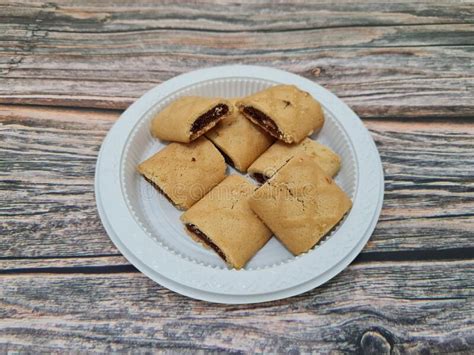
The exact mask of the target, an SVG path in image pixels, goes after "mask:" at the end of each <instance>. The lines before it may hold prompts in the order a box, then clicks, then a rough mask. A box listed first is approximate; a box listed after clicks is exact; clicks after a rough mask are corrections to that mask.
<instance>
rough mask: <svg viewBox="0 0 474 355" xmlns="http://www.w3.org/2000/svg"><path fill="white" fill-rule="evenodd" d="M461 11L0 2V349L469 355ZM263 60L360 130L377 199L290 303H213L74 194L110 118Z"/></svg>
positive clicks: (473, 252) (472, 318)
mask: <svg viewBox="0 0 474 355" xmlns="http://www.w3.org/2000/svg"><path fill="white" fill-rule="evenodd" d="M473 23H474V3H472V2H469V1H460V2H457V1H450V2H446V3H445V4H444V5H443V4H435V2H430V3H425V4H418V5H416V4H414V2H405V3H385V4H374V3H369V2H363V3H359V4H355V3H354V2H343V3H342V2H341V3H333V2H329V1H324V2H321V3H319V4H313V5H309V4H300V5H295V4H293V5H292V4H287V3H278V4H272V5H271V6H270V1H267V3H265V2H262V1H259V2H258V3H257V2H255V3H247V4H245V5H238V4H235V3H233V2H227V1H216V2H206V3H200V4H183V3H182V2H179V1H177V0H170V1H166V2H164V1H163V2H162V3H160V4H158V3H157V1H153V0H148V1H131V2H122V1H120V2H117V3H116V4H115V5H113V4H112V1H104V2H101V1H96V2H94V3H90V2H86V1H82V0H81V1H72V0H64V1H54V2H41V1H29V2H23V0H19V1H15V2H13V1H12V2H5V1H4V0H2V1H0V104H1V105H0V274H1V275H0V301H1V306H0V352H4V351H29V352H31V351H34V352H36V351H55V352H62V351H65V350H82V351H87V350H89V351H104V352H107V351H114V350H116V351H120V350H135V351H149V350H153V349H162V350H165V351H176V350H188V351H189V350H197V349H201V350H226V351H231V352H285V353H286V352H292V353H297V352H298V351H301V352H308V351H313V352H322V353H327V352H331V351H335V352H356V351H360V352H363V353H371V352H372V353H378V354H379V353H389V352H390V351H392V352H394V353H398V352H399V353H405V352H413V353H421V352H423V353H428V352H434V353H436V352H466V353H467V352H469V350H471V351H472V350H473V348H474V243H473V241H474V239H473V238H474V121H473V118H474V85H473V83H474V25H473ZM230 63H248V64H260V65H267V66H272V67H276V68H281V69H285V70H288V71H291V72H294V73H297V74H299V75H302V76H304V77H306V78H309V79H311V80H313V81H315V82H317V83H319V84H321V85H323V86H325V87H326V88H327V89H329V90H331V91H333V92H334V93H336V94H337V95H338V96H339V97H341V98H342V99H343V100H344V101H345V102H347V103H348V104H349V105H350V106H351V107H352V108H353V109H354V110H355V111H356V112H357V113H358V114H359V115H360V116H361V117H362V119H363V121H364V124H365V125H366V126H367V128H368V129H369V130H370V132H371V134H372V136H373V138H374V139H375V141H376V143H377V146H378V149H379V151H380V154H381V157H382V161H383V165H384V170H385V179H386V185H385V203H384V207H383V211H382V215H381V218H380V221H379V223H378V225H377V228H376V230H375V232H374V234H373V236H372V238H371V239H370V242H369V243H368V244H367V245H366V247H365V248H364V250H363V252H362V253H361V254H360V256H359V257H358V258H357V259H356V260H355V261H354V262H353V263H352V264H351V265H350V266H349V267H348V268H347V269H346V270H345V271H343V272H342V273H341V274H339V275H338V276H337V277H335V278H334V279H333V280H331V281H330V282H328V283H327V284H325V285H324V286H321V287H319V288H317V289H314V290H312V291H310V292H307V293H305V294H303V295H300V296H297V297H293V298H290V299H286V300H281V301H277V302H269V303H265V304H257V305H243V306H226V305H216V304H210V303H206V302H199V301H194V300H192V299H189V298H186V297H183V296H180V295H178V294H175V293H173V292H171V291H168V290H167V289H164V288H163V287H160V286H159V285H157V284H155V283H154V282H152V281H151V280H149V279H148V278H146V277H145V276H143V275H142V274H141V273H139V272H138V271H137V270H136V269H135V268H134V267H133V266H131V265H130V264H129V263H128V262H127V260H125V259H124V258H123V257H122V256H121V255H120V253H119V252H118V251H117V249H116V248H115V247H114V246H113V245H112V243H111V241H110V240H109V238H108V237H107V235H106V233H105V231H104V229H103V227H102V225H101V222H100V220H99V217H98V215H97V210H96V204H95V200H94V185H93V182H94V170H95V163H96V158H97V152H98V150H99V147H100V144H101V142H102V140H103V138H104V136H105V135H106V133H107V131H108V130H109V129H110V127H111V126H112V125H113V123H114V122H115V120H116V119H117V118H118V117H119V115H120V114H121V112H122V111H123V110H124V109H125V108H126V107H127V106H129V105H130V103H132V102H133V101H134V100H135V99H137V98H138V97H139V96H140V95H142V94H143V93H144V92H145V91H147V90H148V89H150V88H152V87H154V86H155V85H157V84H159V83H161V82H163V81H164V80H166V79H169V78H171V77H173V76H175V75H177V74H179V73H183V72H187V71H190V70H193V69H198V68H203V67H209V66H214V65H222V64H230Z"/></svg>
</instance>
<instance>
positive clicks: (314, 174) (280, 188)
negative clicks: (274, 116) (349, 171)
mask: <svg viewBox="0 0 474 355" xmlns="http://www.w3.org/2000/svg"><path fill="white" fill-rule="evenodd" d="M249 204H250V207H251V208H252V210H253V211H254V212H255V213H256V214H257V215H258V216H259V217H260V219H261V220H262V221H263V222H264V223H265V224H266V225H267V226H268V227H269V228H270V229H271V230H272V231H273V233H274V234H275V236H276V237H277V238H278V239H279V240H280V241H281V242H282V243H283V244H284V245H285V247H286V248H287V249H288V250H289V251H290V252H291V253H293V254H294V255H299V254H301V253H304V252H307V251H308V250H310V249H311V248H313V247H314V246H315V245H316V243H318V242H319V240H320V239H321V238H322V237H324V236H325V235H326V234H327V233H328V232H329V231H331V229H333V228H334V226H336V225H337V223H338V222H339V221H340V220H341V219H342V218H343V217H344V215H345V214H346V213H347V211H349V209H350V208H351V206H352V202H351V200H350V199H349V197H348V196H347V195H346V194H345V192H344V191H342V190H341V189H340V188H339V186H337V185H336V183H335V182H334V181H333V180H332V179H331V177H329V176H328V175H327V174H326V173H325V172H324V171H323V170H322V169H321V168H320V167H319V165H318V164H317V163H316V162H315V161H314V159H313V158H311V157H310V156H308V155H306V154H304V153H298V154H296V155H295V156H294V157H293V158H291V159H290V160H289V161H288V163H286V164H285V165H284V166H283V167H282V168H281V169H280V170H279V171H278V172H277V173H276V174H275V175H274V176H273V177H272V178H271V179H270V180H268V181H267V182H266V183H265V184H263V185H262V186H261V187H260V188H259V189H258V190H256V191H255V193H254V194H253V195H252V197H251V198H250V201H249Z"/></svg>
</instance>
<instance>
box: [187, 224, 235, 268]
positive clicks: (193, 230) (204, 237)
mask: <svg viewBox="0 0 474 355" xmlns="http://www.w3.org/2000/svg"><path fill="white" fill-rule="evenodd" d="M186 228H187V230H188V231H190V232H191V233H193V234H194V235H195V236H196V237H198V238H199V239H201V240H202V241H203V242H204V243H206V245H208V246H210V247H211V248H212V249H213V250H214V251H215V252H216V253H217V254H218V255H219V256H220V257H221V258H222V260H224V261H227V259H226V256H225V254H224V253H223V252H222V250H221V249H220V248H219V247H218V246H217V245H215V244H214V242H213V241H212V240H211V239H209V237H208V236H207V235H205V234H204V233H203V232H201V230H200V229H199V228H198V227H196V226H195V225H194V224H190V223H187V224H186Z"/></svg>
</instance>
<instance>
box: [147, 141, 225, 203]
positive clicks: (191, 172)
mask: <svg viewBox="0 0 474 355" xmlns="http://www.w3.org/2000/svg"><path fill="white" fill-rule="evenodd" d="M226 169H227V165H226V163H225V161H224V158H223V157H222V155H221V153H219V151H218V150H217V148H216V147H215V146H214V145H213V144H212V143H211V142H210V141H209V140H208V139H206V138H205V137H201V138H199V139H197V140H195V141H194V142H191V143H190V144H183V143H171V144H169V145H167V146H166V147H165V148H163V149H162V150H160V151H159V152H158V153H156V154H155V155H153V156H152V157H151V158H149V159H147V160H145V161H144V162H143V163H141V164H140V165H138V172H139V173H140V174H141V175H143V177H144V178H145V180H147V181H148V182H149V183H151V184H152V185H153V186H154V187H155V188H156V189H157V190H158V191H159V192H160V193H162V194H163V195H164V196H165V197H166V198H167V199H168V200H169V201H170V202H172V203H173V204H174V205H175V206H176V207H177V208H179V209H181V210H186V209H188V208H189V207H191V206H192V205H193V204H194V203H195V202H197V201H199V200H200V199H201V198H202V197H203V196H204V195H206V194H207V193H208V192H209V191H210V190H211V189H212V188H213V187H214V186H216V185H217V184H219V183H220V182H221V181H222V180H224V178H225V176H226Z"/></svg>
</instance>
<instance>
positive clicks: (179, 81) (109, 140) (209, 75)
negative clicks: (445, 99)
mask: <svg viewBox="0 0 474 355" xmlns="http://www.w3.org/2000/svg"><path fill="white" fill-rule="evenodd" d="M236 73H245V75H238V74H236ZM232 77H236V78H260V79H266V80H271V81H277V82H281V83H289V84H295V85H297V86H299V87H300V88H302V89H303V90H306V91H309V92H313V93H315V92H318V100H320V101H321V102H322V103H323V105H324V107H325V109H327V110H329V111H331V112H332V113H333V115H334V117H336V120H337V121H338V123H340V124H342V125H343V126H344V125H349V126H351V128H353V129H354V131H351V132H348V133H349V134H348V135H349V140H350V142H351V144H352V145H354V142H353V139H354V135H355V134H357V135H358V136H359V139H362V140H363V141H364V140H365V142H364V143H365V144H367V147H366V150H365V152H364V158H367V159H368V160H370V161H371V162H372V164H373V165H372V166H371V167H370V169H369V170H370V171H369V173H370V174H369V176H370V177H371V178H372V181H371V185H372V186H371V188H370V189H368V190H367V191H366V192H367V193H368V194H369V195H370V202H371V203H366V205H367V206H365V207H367V208H369V212H370V215H368V213H366V214H367V216H365V217H366V219H367V220H366V221H365V222H366V224H365V225H364V226H365V229H364V230H363V231H359V233H362V235H361V236H360V238H359V239H358V240H357V242H356V243H355V244H354V245H351V248H350V249H349V248H346V250H344V248H342V251H339V252H338V253H336V254H341V253H342V254H344V255H342V256H341V255H339V256H337V255H335V256H334V257H337V260H335V262H333V264H332V265H330V267H324V266H327V265H322V266H321V265H317V266H319V267H320V268H321V270H322V271H319V273H316V274H315V271H313V269H312V268H311V267H314V264H311V263H310V262H309V260H308V259H314V255H313V257H309V258H306V259H307V260H306V262H303V263H301V264H302V265H296V264H298V263H297V262H296V261H295V262H293V263H290V264H283V265H281V267H282V268H287V269H289V270H288V271H289V272H290V271H293V272H295V271H299V272H300V273H303V274H304V275H299V274H297V275H299V278H298V277H297V279H298V280H296V281H295V280H293V282H289V283H288V282H285V280H283V281H282V282H280V283H278V285H276V283H275V280H277V277H278V276H280V274H279V273H278V275H276V273H277V272H281V270H272V269H262V270H258V269H257V270H250V271H244V273H246V276H244V275H243V273H242V271H237V270H227V269H224V270H221V269H214V268H212V267H209V266H206V267H205V269H203V267H204V266H201V267H200V266H199V265H197V264H195V263H194V262H193V263H192V265H194V267H195V268H196V269H198V270H197V271H196V270H191V271H190V270H183V271H181V272H179V271H178V272H169V270H168V272H167V270H166V267H165V269H163V265H164V263H163V262H162V261H163V260H161V262H157V261H156V262H153V261H151V260H153V258H154V257H156V256H158V255H159V256H160V257H161V258H165V259H166V260H168V261H171V262H178V263H186V262H187V261H186V260H183V259H180V260H173V258H175V257H176V255H173V254H174V253H173V252H172V251H166V250H161V251H158V250H155V252H156V254H153V255H151V254H150V249H149V248H152V247H153V244H150V242H151V243H153V241H150V240H148V241H147V240H144V239H143V238H146V239H149V238H148V237H147V236H146V235H145V233H144V232H143V231H142V235H140V231H139V230H138V231H137V226H128V225H127V224H126V223H125V219H126V216H123V215H126V211H125V210H124V207H125V208H126V209H127V210H128V207H127V206H126V205H123V204H121V203H117V204H115V202H114V205H110V201H109V199H108V198H107V197H110V196H116V197H117V191H120V196H119V197H118V198H119V199H120V197H122V198H123V197H124V194H123V191H122V186H121V183H120V181H121V174H122V169H121V168H122V167H121V166H120V162H121V161H122V155H123V153H124V150H125V146H126V142H127V140H128V137H129V135H130V134H131V133H132V131H133V127H135V125H136V124H137V123H138V122H139V121H140V120H141V119H142V118H143V116H144V115H143V114H144V113H145V112H146V111H148V110H149V109H150V108H151V107H152V106H153V104H154V103H155V102H156V98H157V97H160V96H163V95H165V94H167V95H170V94H172V93H173V92H175V91H177V90H179V89H181V88H182V87H185V86H189V85H191V84H193V83H194V84H197V83H200V82H203V81H206V80H212V79H225V78H232ZM275 79H276V80H275ZM165 96H166V95H165ZM334 110H338V111H341V112H339V113H338V114H336V113H334V112H333V111H334ZM342 113H343V114H345V115H347V116H345V117H344V120H345V121H342V120H341V116H340V115H341V114H342ZM130 126H131V127H130ZM344 128H345V129H347V127H344ZM354 132H355V133H354ZM116 136H119V137H121V138H122V140H123V144H122V146H121V147H117V145H119V146H120V141H119V140H118V139H117V137H116ZM123 138H124V139H123ZM112 148H115V149H112ZM116 148H121V150H120V154H116V156H114V157H111V156H110V155H111V154H110V152H111V151H114V152H117V149H116ZM353 148H354V154H355V157H356V162H357V166H358V169H360V168H361V166H360V164H359V158H361V157H358V152H357V150H356V149H355V147H353ZM108 153H109V154H108ZM118 155H119V156H120V157H118ZM108 158H111V159H108ZM104 164H105V165H104ZM363 168H367V167H366V166H363ZM117 172H118V174H117ZM365 173H367V171H365ZM358 176H360V171H359V172H358ZM359 180H362V179H359ZM360 184H361V181H358V185H357V187H356V191H355V195H354V207H353V210H354V208H355V207H357V206H356V202H358V201H359V200H360V198H359V199H357V195H358V193H359V191H360V186H359V185H360ZM366 185H367V184H366ZM366 187H367V186H366ZM117 188H118V189H119V190H117ZM95 195H96V203H97V206H98V211H99V216H100V218H101V220H102V223H103V225H104V227H105V229H106V231H107V233H108V235H109V237H110V239H111V240H112V242H113V243H114V244H115V245H116V247H117V248H118V249H119V251H120V252H121V253H122V254H123V255H124V256H125V257H126V258H127V259H128V261H129V262H130V263H131V264H133V265H134V266H135V267H137V269H139V270H140V271H141V272H142V273H143V274H145V275H146V276H148V277H150V278H151V279H153V280H154V281H155V282H157V283H159V284H161V285H163V286H165V287H167V288H169V289H171V290H173V291H175V292H178V293H181V294H183V295H186V296H189V297H192V298H196V299H201V300H205V301H211V302H218V303H229V304H242V303H258V302H265V301H271V300H276V299H282V298H287V297H290V296H293V295H297V294H300V293H303V292H306V291H308V290H310V289H313V288H315V287H317V286H319V285H321V284H323V283H325V282H327V281H328V280H330V279H331V278H332V277H334V276H335V275H337V274H338V273H339V272H341V271H342V270H343V269H345V268H346V267H347V265H349V264H350V263H351V262H352V261H353V259H354V258H355V257H356V256H357V255H358V254H359V253H360V251H361V250H362V249H363V247H364V246H365V244H366V243H367V241H368V239H369V238H370V236H371V234H372V232H373V230H374V229H375V226H376V224H377V221H378V217H379V215H380V212H381V209H382V203H383V195H384V176H383V168H382V164H381V159H380V155H379V153H378V151H377V148H376V146H375V143H374V141H373V139H372V137H371V136H370V133H369V132H368V130H367V129H366V128H365V126H364V125H363V123H362V121H361V120H360V118H359V117H358V116H357V115H356V114H355V113H354V112H353V111H352V110H351V109H350V108H349V107H348V106H347V105H346V104H345V103H344V102H343V101H342V100H340V99H339V98H337V97H336V96H335V95H334V94H332V93H331V92H329V91H328V90H326V89H325V88H323V87H322V86H320V85H318V84H316V83H314V82H312V81H310V80H308V79H306V78H303V77H301V76H298V75H296V74H292V73H288V72H286V71H282V70H279V69H274V68H268V67H262V66H249V65H230V66H220V67H211V68H206V69H199V70H196V71H192V72H189V73H185V74H181V75H179V76H176V77H174V78H172V79H170V80H168V81H166V82H164V83H162V84H160V85H158V86H156V87H154V88H152V89H151V90H149V91H148V92H147V93H145V94H144V95H143V96H141V97H140V98H139V99H138V100H137V101H136V102H135V103H133V104H132V105H131V106H130V107H129V108H128V109H127V110H126V111H125V112H123V113H122V115H121V116H120V118H119V119H118V120H117V122H116V123H115V124H114V126H113V127H112V128H111V129H110V131H109V132H108V134H107V136H106V138H105V139H104V141H103V143H102V145H101V148H100V152H99V155H98V159H97V165H96V174H95ZM104 195H105V196H106V197H105V200H104ZM104 201H109V202H105V203H109V206H108V207H107V208H104ZM372 202H376V203H375V204H374V203H372ZM357 208H360V207H357ZM128 212H129V211H128ZM365 212H367V211H365ZM351 215H353V213H352V210H351V212H350V213H349V216H348V218H347V219H346V222H345V223H344V224H343V225H342V226H341V229H340V230H339V231H338V232H337V233H336V234H339V233H341V234H342V232H341V230H343V232H344V233H346V234H350V231H348V230H347V229H348V228H347V227H348V224H349V223H347V220H349V218H350V217H351ZM121 216H123V218H124V220H123V221H122V223H120V221H119V220H117V217H121ZM129 217H130V216H129ZM110 218H112V219H115V221H114V222H113V223H111V222H110ZM369 218H370V220H369ZM132 220H133V218H132ZM133 221H134V220H133ZM344 225H345V226H346V228H345V229H346V230H345V231H344ZM133 227H135V228H133ZM125 234H127V236H128V237H127V238H128V243H127V242H126V241H124V240H123V239H124V238H125ZM334 237H335V236H333V237H332V238H331V239H334ZM130 238H132V239H130ZM133 238H136V239H133ZM341 238H342V237H341ZM346 239H347V238H346ZM130 240H133V241H134V242H135V241H137V242H139V244H140V245H138V246H136V245H130ZM328 242H329V241H328ZM350 242H352V240H350ZM155 243H156V242H155ZM327 244H328V243H325V244H324V245H322V246H321V247H320V248H318V249H316V250H314V251H312V252H311V253H309V254H308V256H310V255H311V254H315V252H316V251H317V250H319V249H322V248H323V247H324V248H326V249H328V248H329V247H331V244H335V242H332V243H329V246H326V245H327ZM127 245H129V246H128V247H127ZM156 245H158V244H157V243H156ZM348 245H349V243H348ZM325 246H326V247H325ZM140 248H141V249H140ZM339 249H341V248H339ZM326 252H327V250H326ZM319 253H321V252H319ZM142 259H145V260H147V262H145V261H143V260H142ZM301 260H305V258H301ZM165 265H166V264H165ZM291 265H294V266H291ZM308 266H309V267H310V269H309V272H308V269H307V268H308ZM304 267H306V270H305V269H304ZM276 268H278V266H276ZM298 268H299V269H298ZM185 269H186V268H185ZM188 269H189V268H188ZM290 269H293V270H290ZM295 269H296V270H295ZM160 271H161V272H160ZM188 271H190V272H191V274H192V277H193V278H196V277H198V278H199V273H202V272H204V273H206V272H207V273H211V274H212V281H207V282H206V280H201V281H199V282H196V280H194V282H191V280H189V278H190V274H188ZM222 273H224V274H226V275H225V276H223V275H222ZM250 273H255V275H253V277H252V280H251V281H252V282H253V283H255V281H257V280H259V279H260V278H261V277H262V276H264V275H263V274H265V273H268V274H269V275H270V276H272V277H271V278H272V280H271V282H273V283H274V285H273V287H271V286H272V285H271V282H270V283H268V282H267V284H266V286H265V287H266V288H265V287H264V286H262V285H261V282H259V284H258V285H257V286H255V285H254V286H252V282H247V283H248V285H246V279H248V277H249V274H250ZM262 273H263V274H262ZM218 274H221V275H219V276H218V278H219V277H220V278H222V277H225V278H231V279H233V281H234V282H236V283H237V286H235V285H230V286H229V282H228V280H227V282H225V280H217V282H215V279H214V278H215V277H216V275H218ZM209 276H210V275H208V277H209ZM266 276H268V275H266ZM301 276H302V277H301ZM183 277H184V282H183ZM177 279H178V280H177ZM219 282H220V284H219ZM226 284H227V288H230V289H232V291H228V290H227V291H226ZM269 287H270V288H273V290H270V289H268V288H269Z"/></svg>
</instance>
